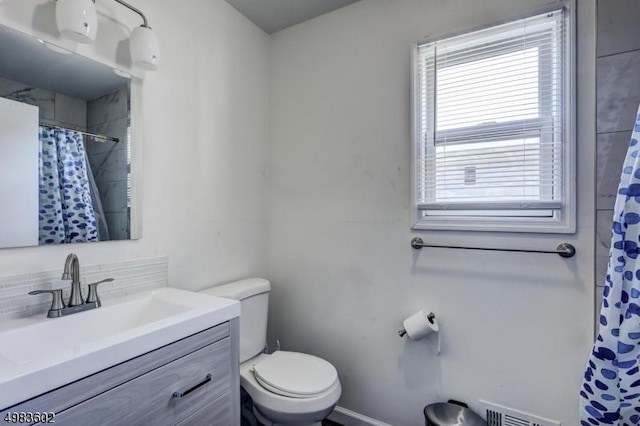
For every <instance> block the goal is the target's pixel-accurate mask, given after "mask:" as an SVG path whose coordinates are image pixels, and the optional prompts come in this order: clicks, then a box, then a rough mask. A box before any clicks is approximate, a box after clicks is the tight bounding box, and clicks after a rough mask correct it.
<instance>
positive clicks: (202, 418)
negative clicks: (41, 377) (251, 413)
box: [2, 319, 240, 426]
mask: <svg viewBox="0 0 640 426" xmlns="http://www.w3.org/2000/svg"><path fill="white" fill-rule="evenodd" d="M237 339H238V320H237V319H233V320H231V321H230V322H226V323H223V324H220V325H218V326H216V327H212V328H209V329H207V330H204V331H202V332H200V333H197V334H194V335H192V336H189V337H187V338H185V339H182V340H179V341H177V342H174V343H172V344H170V345H167V346H164V347H162V348H159V349H156V350H155V351H152V352H149V353H146V354H144V355H141V356H138V357H136V358H133V359H131V360H129V361H126V362H124V363H121V364H118V365H116V366H113V367H111V368H108V369H106V370H103V371H100V372H98V373H96V374H93V375H91V376H89V377H86V378H84V379H81V380H78V381H76V382H74V383H71V384H68V385H66V386H63V387H61V388H58V389H56V390H53V391H51V392H48V393H46V394H44V395H40V396H37V397H35V398H33V399H30V400H28V401H26V402H23V403H21V404H18V405H16V406H14V407H11V408H9V409H7V410H5V411H3V412H2V418H4V416H5V415H6V413H15V412H32V413H36V412H38V413H42V412H53V413H55V418H54V420H55V424H56V425H70V426H71V425H79V426H81V425H101V426H106V425H114V426H115V425H127V426H135V425H139V426H146V425H154V426H156V425H157V426H160V425H180V426H185V425H190V426H191V425H193V426H199V425H203V426H204V425H207V426H210V425H216V426H217V425H220V426H226V425H239V424H240V420H239V419H240V408H239V404H240V403H239V389H240V384H239V375H238V340H237Z"/></svg>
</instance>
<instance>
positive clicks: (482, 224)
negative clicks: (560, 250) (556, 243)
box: [411, 216, 576, 234]
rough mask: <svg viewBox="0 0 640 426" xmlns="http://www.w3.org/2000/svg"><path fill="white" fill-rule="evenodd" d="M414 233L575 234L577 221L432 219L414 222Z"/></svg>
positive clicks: (475, 218) (517, 218)
mask: <svg viewBox="0 0 640 426" xmlns="http://www.w3.org/2000/svg"><path fill="white" fill-rule="evenodd" d="M411 229H412V230H414V231H479V232H521V233H534V234H575V232H576V225H575V221H573V220H567V219H566V218H565V219H564V220H563V219H556V218H544V219H540V218H538V219H536V218H531V217H508V218H505V217H501V218H497V217H495V218H478V217H472V218H461V217H443V216H439V217H431V218H420V219H418V220H414V223H413V225H412V226H411Z"/></svg>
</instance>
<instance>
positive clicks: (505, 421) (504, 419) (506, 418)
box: [480, 400, 561, 426]
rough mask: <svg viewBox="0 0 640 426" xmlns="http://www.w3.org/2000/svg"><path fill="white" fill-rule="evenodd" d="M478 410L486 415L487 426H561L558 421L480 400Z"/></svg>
mask: <svg viewBox="0 0 640 426" xmlns="http://www.w3.org/2000/svg"><path fill="white" fill-rule="evenodd" d="M480 408H481V410H482V412H484V413H485V414H486V418H487V425H488V426H561V423H560V422H558V421H555V420H550V419H545V418H543V417H537V416H534V415H533V414H528V413H524V412H522V411H518V410H514V409H513V408H507V407H503V406H501V405H498V404H494V403H492V402H487V401H483V400H480Z"/></svg>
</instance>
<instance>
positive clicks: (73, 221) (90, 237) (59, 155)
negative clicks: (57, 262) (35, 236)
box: [39, 127, 99, 244]
mask: <svg viewBox="0 0 640 426" xmlns="http://www.w3.org/2000/svg"><path fill="white" fill-rule="evenodd" d="M39 147H40V152H39V179H40V183H39V192H40V194H39V196H40V200H39V243H40V244H64V243H79V242H85V241H98V240H99V239H98V229H97V226H96V215H95V212H94V207H93V202H92V197H91V191H90V184H89V176H90V175H91V173H89V172H88V171H87V165H88V162H87V157H86V154H85V150H84V146H83V142H82V135H81V134H80V133H78V132H74V131H71V130H64V129H54V128H51V127H40V138H39ZM97 198H99V197H97Z"/></svg>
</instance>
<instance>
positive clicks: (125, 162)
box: [87, 86, 130, 240]
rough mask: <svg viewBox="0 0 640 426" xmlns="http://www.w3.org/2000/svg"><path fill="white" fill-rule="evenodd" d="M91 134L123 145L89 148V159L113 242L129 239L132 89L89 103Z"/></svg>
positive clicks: (97, 145)
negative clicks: (113, 139) (129, 141)
mask: <svg viewBox="0 0 640 426" xmlns="http://www.w3.org/2000/svg"><path fill="white" fill-rule="evenodd" d="M87 129H88V131H89V132H92V133H97V134H101V135H109V136H114V137H116V138H118V139H119V140H120V142H118V143H115V142H110V141H105V142H100V143H94V144H89V145H87V156H88V157H89V163H90V164H91V171H92V172H93V176H94V177H95V180H96V185H97V186H98V191H99V192H100V198H101V199H102V208H103V210H104V215H105V219H106V221H107V224H108V226H109V239H111V240H127V239H129V230H130V227H129V204H128V200H127V194H128V193H129V191H128V190H127V188H128V185H129V181H128V179H127V177H128V174H129V170H130V168H129V150H128V149H127V147H128V129H129V90H128V88H127V87H126V86H125V87H121V88H120V89H118V90H116V91H115V92H113V93H108V94H106V95H104V96H101V97H99V98H97V99H94V100H91V101H88V102H87Z"/></svg>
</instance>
